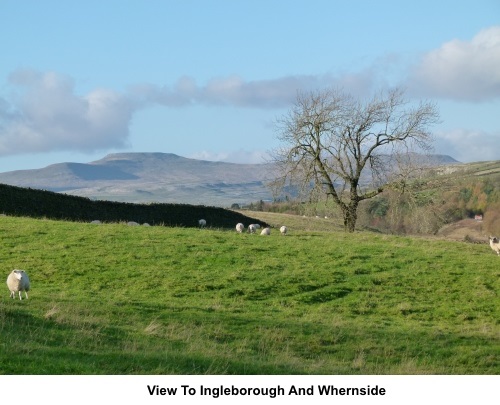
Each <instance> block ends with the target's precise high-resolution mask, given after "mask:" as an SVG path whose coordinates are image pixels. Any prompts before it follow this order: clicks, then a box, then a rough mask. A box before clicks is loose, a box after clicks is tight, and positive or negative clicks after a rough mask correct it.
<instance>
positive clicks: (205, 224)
mask: <svg viewBox="0 0 500 405" xmlns="http://www.w3.org/2000/svg"><path fill="white" fill-rule="evenodd" d="M198 225H199V226H200V228H204V227H205V226H207V221H205V220H204V219H200V220H199V221H198Z"/></svg>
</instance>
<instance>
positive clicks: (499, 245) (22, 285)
mask: <svg viewBox="0 0 500 405" xmlns="http://www.w3.org/2000/svg"><path fill="white" fill-rule="evenodd" d="M198 224H199V226H200V227H201V228H204V227H205V226H206V225H207V221H205V220H204V219H200V220H199V221H198ZM247 229H248V233H256V232H257V230H258V229H260V225H259V224H250V225H248V228H247ZM244 230H245V226H244V225H243V224H242V223H238V224H237V225H236V232H238V233H243V232H244ZM287 232H288V228H287V227H286V226H285V225H283V226H282V227H281V228H280V233H281V235H286V234H287ZM260 234H261V235H267V236H268V235H271V229H270V228H269V227H266V228H264V229H262V231H261V232H260ZM489 239H490V246H491V249H493V251H494V252H495V253H496V254H497V255H498V256H500V240H499V238H497V237H494V236H490V238H489ZM7 287H8V288H9V291H10V298H13V299H15V298H16V293H18V294H19V300H22V296H21V292H23V291H24V294H25V297H26V299H27V298H28V291H29V290H30V279H29V277H28V274H27V273H26V272H25V271H24V270H18V269H15V270H12V272H11V273H10V274H9V276H8V277H7Z"/></svg>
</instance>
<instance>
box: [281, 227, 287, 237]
mask: <svg viewBox="0 0 500 405" xmlns="http://www.w3.org/2000/svg"><path fill="white" fill-rule="evenodd" d="M280 232H281V234H282V235H286V233H287V232H288V228H287V227H286V226H285V225H283V226H282V227H281V228H280Z"/></svg>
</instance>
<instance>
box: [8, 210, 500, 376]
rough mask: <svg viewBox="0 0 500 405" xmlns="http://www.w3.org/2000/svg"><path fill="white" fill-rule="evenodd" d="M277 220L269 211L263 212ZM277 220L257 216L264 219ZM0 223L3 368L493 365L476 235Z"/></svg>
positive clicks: (497, 312)
mask: <svg viewBox="0 0 500 405" xmlns="http://www.w3.org/2000/svg"><path fill="white" fill-rule="evenodd" d="M276 215H279V214H276ZM281 218H283V221H287V218H288V216H283V217H279V216H275V217H273V218H266V220H267V221H268V222H269V223H278V222H279V221H280V219H281ZM310 222H311V221H308V223H309V226H308V230H305V229H304V228H303V227H301V226H300V224H301V222H300V221H297V222H296V223H293V224H292V226H290V232H289V235H287V236H286V237H282V236H280V235H279V232H278V231H277V230H276V229H274V228H273V229H272V231H271V236H269V237H261V236H258V235H249V234H237V233H236V232H234V231H233V230H223V229H211V228H208V229H196V228H184V227H161V226H154V227H129V226H126V225H125V224H123V223H109V224H103V225H93V224H89V223H83V222H65V221H54V220H48V219H33V218H25V217H10V216H4V217H1V218H0V235H1V238H2V243H1V244H0V254H1V257H2V269H3V274H4V277H5V278H6V277H7V274H8V273H9V272H10V271H11V270H12V269H14V268H21V269H25V270H26V271H27V272H28V273H29V275H30V278H31V284H32V290H31V291H30V298H29V299H28V300H24V299H23V300H22V301H19V300H11V299H9V293H8V291H7V288H6V286H5V285H4V287H3V288H4V290H3V293H1V295H0V373H2V374H498V373H499V372H500V365H499V362H498V347H499V337H500V336H499V332H500V329H499V319H500V309H499V305H498V302H499V300H498V291H499V275H500V260H499V258H498V257H496V255H494V253H493V252H492V251H491V249H490V248H489V246H488V245H487V244H466V243H463V242H455V241H445V240H438V239H426V238H412V237H405V236H389V235H381V234H373V233H369V232H356V233H354V234H346V233H343V232H341V231H339V230H337V229H336V228H335V227H333V228H331V229H329V230H325V228H324V227H325V224H324V221H323V222H322V225H321V227H320V228H318V229H315V228H311V226H310Z"/></svg>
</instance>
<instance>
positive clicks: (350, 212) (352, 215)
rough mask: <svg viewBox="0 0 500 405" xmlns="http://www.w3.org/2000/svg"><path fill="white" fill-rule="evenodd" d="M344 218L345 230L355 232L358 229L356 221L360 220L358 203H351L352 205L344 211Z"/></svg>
mask: <svg viewBox="0 0 500 405" xmlns="http://www.w3.org/2000/svg"><path fill="white" fill-rule="evenodd" d="M342 214H343V216H344V230H345V231H346V232H354V230H355V228H356V221H357V220H358V202H357V201H351V203H350V204H349V205H348V206H346V207H345V209H343V210H342Z"/></svg>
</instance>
